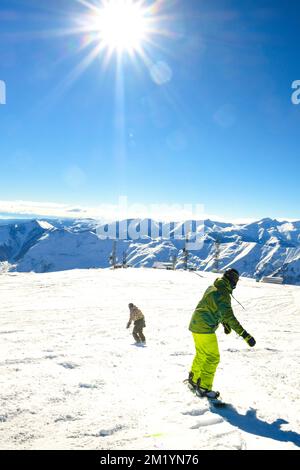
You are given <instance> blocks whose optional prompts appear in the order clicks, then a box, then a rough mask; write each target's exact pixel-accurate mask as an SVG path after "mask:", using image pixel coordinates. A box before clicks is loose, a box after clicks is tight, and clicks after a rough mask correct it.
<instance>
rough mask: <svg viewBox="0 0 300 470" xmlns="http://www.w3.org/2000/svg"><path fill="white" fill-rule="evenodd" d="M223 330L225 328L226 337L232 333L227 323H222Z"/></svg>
mask: <svg viewBox="0 0 300 470" xmlns="http://www.w3.org/2000/svg"><path fill="white" fill-rule="evenodd" d="M222 325H223V328H224V333H225V335H229V334H230V333H231V327H230V326H229V325H227V323H222Z"/></svg>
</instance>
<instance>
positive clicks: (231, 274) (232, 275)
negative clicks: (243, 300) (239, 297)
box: [223, 269, 240, 289]
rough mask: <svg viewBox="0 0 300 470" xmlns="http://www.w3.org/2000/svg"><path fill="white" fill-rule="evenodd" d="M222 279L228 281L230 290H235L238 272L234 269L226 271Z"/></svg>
mask: <svg viewBox="0 0 300 470" xmlns="http://www.w3.org/2000/svg"><path fill="white" fill-rule="evenodd" d="M223 277H225V278H226V279H228V281H229V283H230V285H231V288H232V289H235V288H236V285H237V283H238V280H239V277H240V274H239V272H238V271H237V270H236V269H227V270H226V271H225V273H224V275H223Z"/></svg>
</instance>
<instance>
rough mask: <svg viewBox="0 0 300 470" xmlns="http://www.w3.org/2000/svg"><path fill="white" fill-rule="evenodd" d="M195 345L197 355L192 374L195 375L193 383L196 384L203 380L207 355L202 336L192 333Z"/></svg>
mask: <svg viewBox="0 0 300 470" xmlns="http://www.w3.org/2000/svg"><path fill="white" fill-rule="evenodd" d="M192 334H193V338H194V343H195V349H196V355H195V357H194V360H193V364H192V367H191V372H192V374H193V376H192V381H193V382H194V383H195V384H196V383H197V380H198V379H201V371H202V365H203V363H204V361H205V353H204V351H203V348H202V336H204V335H201V334H198V333H192Z"/></svg>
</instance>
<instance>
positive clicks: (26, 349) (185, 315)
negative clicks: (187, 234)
mask: <svg viewBox="0 0 300 470" xmlns="http://www.w3.org/2000/svg"><path fill="white" fill-rule="evenodd" d="M201 275H202V277H199V276H196V275H195V274H194V273H192V272H184V271H163V270H153V269H146V268H145V269H127V270H126V269H123V270H114V271H113V270H110V269H93V270H92V269H91V270H74V271H67V272H57V273H47V274H34V273H24V274H21V273H4V274H2V275H1V277H0V296H1V310H0V314H1V323H0V340H1V342H0V345H1V346H0V347H1V356H0V381H1V388H0V398H1V408H0V448H1V449H106V450H112V449H117V450H121V449H143V450H147V449H160V450H164V449H165V450H173V449H182V450H187V449H193V450H201V449H299V447H300V413H299V412H300V400H299V399H300V371H299V364H300V351H299V341H300V316H299V314H300V309H299V305H300V288H299V287H293V286H278V285H268V284H260V283H256V282H255V281H252V280H249V279H242V280H241V282H240V284H239V286H238V288H237V290H236V296H237V298H238V299H239V301H240V302H242V303H243V304H244V306H245V307H246V310H245V311H244V310H242V308H241V307H240V306H239V305H238V304H235V302H234V301H233V306H234V311H235V314H236V316H237V317H238V319H239V321H240V322H241V323H242V325H243V326H244V327H245V328H246V329H247V330H248V331H249V332H250V333H251V334H252V335H253V336H254V337H255V339H256V341H257V345H256V347H255V348H252V349H251V348H249V347H248V346H247V344H246V343H245V342H244V341H243V339H241V338H239V337H237V335H236V334H235V333H232V334H231V335H228V336H225V335H224V333H223V329H222V328H219V330H218V332H217V335H218V338H219V347H220V352H221V363H220V366H219V368H218V370H217V374H216V378H215V384H214V385H215V387H214V388H215V389H217V390H219V391H220V392H221V396H222V399H223V400H224V401H226V402H227V403H228V404H229V406H228V407H227V408H222V409H215V408H213V407H212V406H211V405H210V404H209V403H208V402H207V400H206V399H199V398H197V397H195V396H194V395H193V394H192V393H191V392H190V391H189V389H188V387H187V386H186V385H185V384H184V383H183V380H184V379H185V378H186V377H187V375H188V372H189V370H190V366H191V362H192V360H193V356H194V345H193V341H192V336H191V334H190V332H189V331H188V324H189V321H190V317H191V314H192V312H193V309H194V307H195V305H196V304H197V302H198V300H199V298H200V297H201V296H202V294H203V292H204V290H205V289H206V287H207V286H208V285H209V284H211V283H212V281H213V280H214V279H215V277H216V275H214V274H211V273H205V274H201ZM129 302H133V303H135V304H136V305H138V306H139V307H140V308H141V309H142V311H143V312H144V314H145V317H146V325H147V326H146V329H145V330H144V332H145V334H146V337H147V346H146V347H137V346H135V345H134V341H133V338H132V336H131V330H127V329H126V323H127V321H128V317H129V311H128V306H127V305H128V303H129Z"/></svg>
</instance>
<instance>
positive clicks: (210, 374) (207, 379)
mask: <svg viewBox="0 0 300 470" xmlns="http://www.w3.org/2000/svg"><path fill="white" fill-rule="evenodd" d="M203 336H204V337H205V338H202V351H203V355H204V360H203V362H202V368H201V384H200V386H201V388H205V389H207V390H212V387H213V382H214V377H215V373H216V370H217V367H218V365H219V362H220V353H219V347H218V340H217V336H216V335H215V334H208V335H203Z"/></svg>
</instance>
